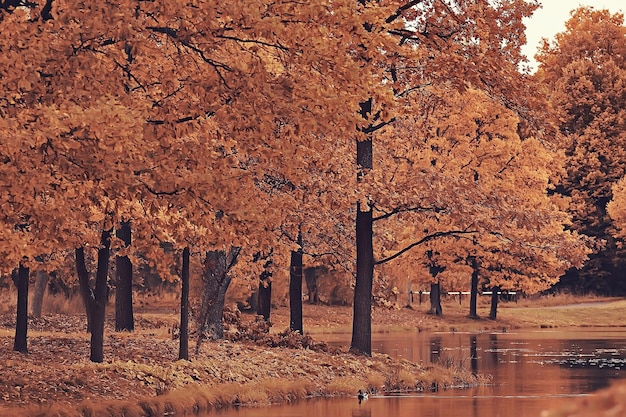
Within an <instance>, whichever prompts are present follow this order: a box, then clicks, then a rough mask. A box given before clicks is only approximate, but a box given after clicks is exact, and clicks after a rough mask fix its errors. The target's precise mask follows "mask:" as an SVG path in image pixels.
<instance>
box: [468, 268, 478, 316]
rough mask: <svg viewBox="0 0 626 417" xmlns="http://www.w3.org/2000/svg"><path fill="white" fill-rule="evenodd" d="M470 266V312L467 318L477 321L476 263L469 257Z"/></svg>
mask: <svg viewBox="0 0 626 417" xmlns="http://www.w3.org/2000/svg"><path fill="white" fill-rule="evenodd" d="M470 261H471V264H472V282H471V286H470V311H469V316H468V317H469V318H471V319H478V318H479V317H478V312H477V309H476V304H477V299H478V261H476V257H471V260H470Z"/></svg>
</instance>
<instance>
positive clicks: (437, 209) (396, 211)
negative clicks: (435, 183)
mask: <svg viewBox="0 0 626 417" xmlns="http://www.w3.org/2000/svg"><path fill="white" fill-rule="evenodd" d="M374 208H376V207H374ZM379 211H382V210H379ZM425 211H432V212H434V213H441V212H443V211H446V209H445V208H443V207H419V206H418V207H398V208H395V209H393V210H391V211H389V212H384V211H383V213H385V214H382V215H380V216H377V217H374V218H372V221H373V222H375V221H377V220H383V219H388V218H389V217H391V216H395V215H396V214H400V213H410V212H425Z"/></svg>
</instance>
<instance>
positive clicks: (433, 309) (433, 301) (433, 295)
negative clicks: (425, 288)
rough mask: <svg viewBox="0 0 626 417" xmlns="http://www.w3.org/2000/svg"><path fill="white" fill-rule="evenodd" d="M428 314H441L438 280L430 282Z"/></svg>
mask: <svg viewBox="0 0 626 417" xmlns="http://www.w3.org/2000/svg"><path fill="white" fill-rule="evenodd" d="M428 314H432V315H435V316H442V315H443V309H442V308H441V285H440V284H439V282H433V283H431V284H430V310H429V311H428Z"/></svg>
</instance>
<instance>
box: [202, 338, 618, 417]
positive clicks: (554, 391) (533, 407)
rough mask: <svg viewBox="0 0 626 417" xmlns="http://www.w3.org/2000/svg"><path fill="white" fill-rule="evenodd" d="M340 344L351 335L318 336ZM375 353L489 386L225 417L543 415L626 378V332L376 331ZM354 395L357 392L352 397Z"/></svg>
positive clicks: (238, 411)
mask: <svg viewBox="0 0 626 417" xmlns="http://www.w3.org/2000/svg"><path fill="white" fill-rule="evenodd" d="M318 339H324V340H326V341H327V342H329V343H331V344H335V345H339V346H347V345H348V344H349V340H350V335H349V334H339V335H326V336H318ZM372 350H373V351H374V352H379V353H386V354H389V355H390V356H393V357H396V358H406V359H408V360H411V361H413V362H417V363H421V364H424V365H425V364H428V363H432V362H444V363H445V362H447V363H454V364H457V365H462V366H465V367H467V368H468V369H471V370H472V371H474V372H479V373H482V374H489V375H492V377H493V384H492V385H490V386H486V387H477V388H469V389H452V390H445V391H440V392H426V393H412V394H402V395H381V396H370V399H369V400H368V401H364V402H363V403H362V404H359V403H358V401H357V399H356V397H354V398H330V399H309V400H304V401H300V402H298V403H296V404H290V405H279V406H270V407H240V408H234V409H228V410H223V411H221V412H212V413H210V414H209V416H215V417H217V416H220V417H234V416H237V417H263V416H276V417H326V416H337V417H341V416H352V417H359V416H363V417H386V416H389V417H392V416H413V417H479V416H480V417H505V416H506V417H539V415H540V413H541V411H542V410H544V409H547V408H551V407H552V406H554V404H556V403H557V402H559V401H568V400H570V399H571V398H574V397H579V396H584V395H588V394H589V393H591V392H593V391H595V390H597V389H599V388H602V387H605V386H607V385H609V384H610V382H611V380H614V379H617V378H626V329H625V328H580V329H568V330H560V329H537V330H525V331H502V332H488V333H487V332H485V333H430V332H422V333H419V332H406V333H388V334H375V335H374V336H373V340H372ZM355 394H356V393H355Z"/></svg>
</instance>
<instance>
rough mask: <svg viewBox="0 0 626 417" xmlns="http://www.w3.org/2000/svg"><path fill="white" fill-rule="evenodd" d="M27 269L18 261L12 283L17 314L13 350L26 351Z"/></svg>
mask: <svg viewBox="0 0 626 417" xmlns="http://www.w3.org/2000/svg"><path fill="white" fill-rule="evenodd" d="M29 272H30V271H29V269H28V268H27V267H25V266H24V265H22V263H20V266H19V268H18V272H17V276H14V283H15V286H16V287H17V316H16V320H15V341H14V343H13V350H15V351H18V352H21V353H28V280H29V278H30V273H29Z"/></svg>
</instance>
